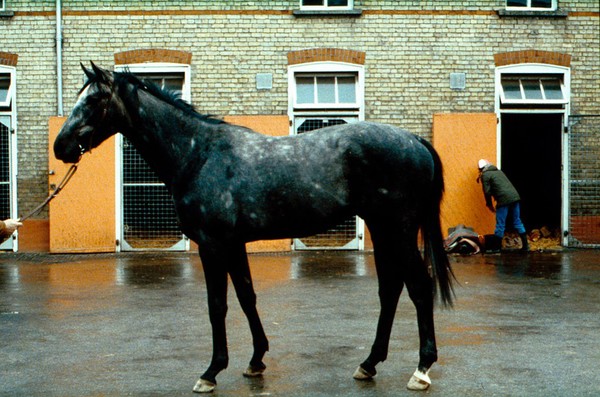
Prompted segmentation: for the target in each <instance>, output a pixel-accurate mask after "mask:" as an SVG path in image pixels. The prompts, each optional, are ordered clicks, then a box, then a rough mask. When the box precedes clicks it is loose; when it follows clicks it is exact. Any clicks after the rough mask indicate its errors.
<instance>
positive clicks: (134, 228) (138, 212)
mask: <svg viewBox="0 0 600 397" xmlns="http://www.w3.org/2000/svg"><path fill="white" fill-rule="evenodd" d="M122 172H123V239H124V240H125V242H126V243H127V245H129V246H130V247H131V248H133V249H168V248H171V247H172V246H174V245H175V244H177V243H178V242H179V241H181V239H182V238H183V235H182V233H181V230H180V229H179V224H178V221H177V215H176V213H175V206H174V204H173V200H172V199H171V195H170V194H169V192H168V190H167V188H166V187H165V185H164V184H163V183H162V182H160V181H159V179H158V177H157V176H156V174H155V173H154V171H152V170H151V169H150V167H148V164H146V162H145V161H144V159H143V158H142V157H141V156H140V154H139V153H138V151H137V150H136V149H135V148H134V147H133V145H132V144H131V143H130V142H129V141H127V138H125V137H123V171H122Z"/></svg>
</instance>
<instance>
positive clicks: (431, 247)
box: [421, 139, 455, 307]
mask: <svg viewBox="0 0 600 397" xmlns="http://www.w3.org/2000/svg"><path fill="white" fill-rule="evenodd" d="M421 142H422V143H423V145H424V146H425V147H426V148H427V150H429V153H431V157H432V159H433V180H432V184H431V190H430V195H429V198H428V200H426V201H425V202H424V207H423V222H422V224H421V235H422V237H423V242H424V255H423V256H424V259H425V265H426V266H428V267H429V268H431V275H432V276H433V281H434V292H435V293H436V294H437V292H438V289H439V292H440V297H441V300H442V303H443V305H444V306H447V307H448V306H452V303H453V298H454V289H453V287H452V281H453V279H455V277H454V273H453V272H452V268H451V267H450V262H449V260H448V256H447V255H446V251H445V250H444V238H443V236H442V226H441V224H440V203H441V201H442V196H443V194H444V176H443V170H442V161H441V160H440V156H439V155H438V154H437V152H436V151H435V149H434V148H433V146H432V145H431V144H430V143H429V142H427V141H426V140H425V139H421ZM436 282H437V283H436Z"/></svg>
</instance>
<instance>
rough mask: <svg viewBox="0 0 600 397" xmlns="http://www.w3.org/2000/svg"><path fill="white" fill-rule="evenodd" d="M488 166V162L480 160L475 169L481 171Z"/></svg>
mask: <svg viewBox="0 0 600 397" xmlns="http://www.w3.org/2000/svg"><path fill="white" fill-rule="evenodd" d="M488 164H490V162H489V161H487V160H485V159H481V160H479V161H478V162H477V167H478V168H479V169H480V170H481V169H483V167H485V166H486V165H488Z"/></svg>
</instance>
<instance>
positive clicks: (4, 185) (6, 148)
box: [0, 123, 10, 219]
mask: <svg viewBox="0 0 600 397" xmlns="http://www.w3.org/2000/svg"><path fill="white" fill-rule="evenodd" d="M9 217H10V128H8V127H7V126H6V125H4V123H0V219H6V218H9Z"/></svg>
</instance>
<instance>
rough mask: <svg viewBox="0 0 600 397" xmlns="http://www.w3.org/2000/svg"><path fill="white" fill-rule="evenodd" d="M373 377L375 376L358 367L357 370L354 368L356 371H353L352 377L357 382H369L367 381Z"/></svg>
mask: <svg viewBox="0 0 600 397" xmlns="http://www.w3.org/2000/svg"><path fill="white" fill-rule="evenodd" d="M374 376H375V374H372V373H370V372H368V371H367V370H366V369H364V368H363V367H361V366H360V365H359V366H358V368H356V371H354V375H352V377H354V379H358V380H369V379H373V377H374Z"/></svg>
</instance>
